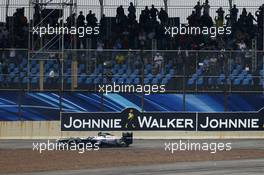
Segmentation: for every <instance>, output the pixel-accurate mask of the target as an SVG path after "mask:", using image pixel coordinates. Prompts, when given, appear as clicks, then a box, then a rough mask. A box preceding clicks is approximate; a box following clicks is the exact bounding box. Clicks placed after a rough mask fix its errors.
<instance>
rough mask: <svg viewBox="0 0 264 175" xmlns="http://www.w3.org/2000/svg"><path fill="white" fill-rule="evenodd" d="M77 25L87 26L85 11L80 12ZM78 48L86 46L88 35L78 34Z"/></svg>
mask: <svg viewBox="0 0 264 175" xmlns="http://www.w3.org/2000/svg"><path fill="white" fill-rule="evenodd" d="M77 27H78V28H79V27H85V17H84V15H83V12H82V11H80V14H79V16H78V18H77ZM82 46H83V47H82ZM77 48H78V49H81V48H86V37H84V36H81V37H80V36H79V34H78V40H77Z"/></svg>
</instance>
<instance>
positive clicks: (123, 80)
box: [117, 78, 125, 84]
mask: <svg viewBox="0 0 264 175" xmlns="http://www.w3.org/2000/svg"><path fill="white" fill-rule="evenodd" d="M124 82H125V79H124V78H119V79H118V80H117V83H118V84H123V83H124Z"/></svg>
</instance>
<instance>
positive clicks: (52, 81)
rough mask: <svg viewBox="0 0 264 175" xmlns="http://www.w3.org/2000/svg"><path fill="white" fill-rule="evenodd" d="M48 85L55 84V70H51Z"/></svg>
mask: <svg viewBox="0 0 264 175" xmlns="http://www.w3.org/2000/svg"><path fill="white" fill-rule="evenodd" d="M48 83H49V84H54V83H55V71H54V70H53V69H51V70H50V72H49V77H48Z"/></svg>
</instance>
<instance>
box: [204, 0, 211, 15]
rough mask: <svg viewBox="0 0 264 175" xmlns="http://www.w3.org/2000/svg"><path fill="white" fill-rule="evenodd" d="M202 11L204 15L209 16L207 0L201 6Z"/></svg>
mask: <svg viewBox="0 0 264 175" xmlns="http://www.w3.org/2000/svg"><path fill="white" fill-rule="evenodd" d="M203 9H204V10H203V14H204V15H210V5H209V1H208V0H205V3H204V4H203Z"/></svg>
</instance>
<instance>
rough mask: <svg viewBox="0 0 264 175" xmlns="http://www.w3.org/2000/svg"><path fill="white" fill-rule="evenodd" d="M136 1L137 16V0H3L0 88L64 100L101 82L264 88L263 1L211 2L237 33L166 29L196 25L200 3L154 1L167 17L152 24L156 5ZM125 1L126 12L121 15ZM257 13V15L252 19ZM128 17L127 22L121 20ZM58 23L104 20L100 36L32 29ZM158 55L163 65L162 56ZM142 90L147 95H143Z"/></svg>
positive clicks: (171, 89) (173, 90)
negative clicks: (171, 33)
mask: <svg viewBox="0 0 264 175" xmlns="http://www.w3.org/2000/svg"><path fill="white" fill-rule="evenodd" d="M131 2H132V3H133V4H134V6H135V10H136V12H135V19H134V18H132V20H131V21H130V17H129V13H130V12H128V10H127V9H128V8H129V6H130V1H125V0H119V1H114V2H113V1H110V0H105V1H103V0H102V1H100V0H96V1H89V2H88V1H82V0H53V1H52V0H51V1H50V0H23V1H22V0H21V1H16V0H13V1H12V0H5V1H1V4H0V8H1V19H0V20H1V28H0V29H1V37H0V39H1V42H0V43H1V50H0V61H1V66H0V70H1V76H0V81H1V86H0V90H1V92H5V91H6V90H8V91H12V92H15V91H16V92H22V93H24V92H25V91H26V92H29V93H46V92H54V93H57V94H58V96H59V97H60V99H59V101H60V103H62V98H63V97H62V96H63V95H61V94H63V93H68V92H79V93H82V92H85V93H87V92H88V93H95V94H97V93H98V88H99V87H98V85H104V84H105V85H106V84H113V83H116V84H120V85H121V84H126V85H138V84H140V85H165V86H166V92H167V93H170V94H182V95H184V96H185V95H187V94H193V93H205V94H207V93H210V92H217V93H220V94H224V95H225V96H226V97H227V96H228V95H230V94H232V93H243V94H249V93H254V94H256V93H257V94H262V93H263V92H264V53H263V16H264V13H263V6H262V1H256V2H254V3H253V2H251V1H243V0H240V1H239V0H237V1H221V2H219V1H213V0H211V1H209V3H210V16H211V17H212V19H213V26H216V25H218V24H217V20H218V19H219V15H218V14H217V12H216V11H217V10H218V9H219V7H220V6H222V7H223V10H224V11H225V19H224V20H223V21H222V23H223V24H222V25H223V27H227V26H230V27H232V35H230V36H226V35H224V36H217V37H216V38H210V37H208V36H179V35H177V36H176V37H174V38H173V37H168V36H165V35H163V34H164V31H163V28H164V26H166V25H175V26H178V25H179V24H180V23H181V24H184V25H189V26H191V25H193V24H192V23H191V22H190V20H188V19H187V18H188V17H190V16H191V14H192V11H194V6H195V5H196V2H194V1H177V3H176V2H174V1H170V0H168V1H161V0H156V1H151V3H153V4H154V5H155V8H157V10H158V11H161V9H160V8H163V9H164V10H165V11H166V13H167V15H168V18H167V19H164V18H162V17H159V16H155V17H154V18H152V17H148V18H150V21H147V22H146V21H144V17H141V15H142V14H143V12H142V10H143V11H144V9H145V6H146V5H150V3H149V2H147V1H137V0H134V1H131ZM204 3H205V1H201V4H204ZM233 4H237V9H238V13H237V15H238V20H237V21H236V22H234V23H232V22H231V23H230V19H231V18H232V15H231V14H230V12H229V11H230V9H232V8H234V7H233ZM120 5H123V10H124V14H122V15H121V16H120V15H119V14H117V11H118V8H119V7H120ZM22 7H25V8H24V9H21V8H22ZM244 7H245V8H246V10H247V11H246V16H243V13H242V12H243V8H244ZM149 8H151V7H149ZM16 9H18V10H16ZM89 10H92V13H94V16H93V19H96V22H95V24H91V23H90V22H91V21H89V20H87V18H86V19H84V21H85V22H84V23H83V24H82V23H78V16H79V13H80V12H81V11H82V12H83V14H84V17H86V15H87V14H88V13H89ZM119 10H120V9H119ZM121 11H122V10H121ZM250 12H251V13H252V15H253V16H254V19H253V18H252V19H251V18H249V17H248V15H249V13H250ZM44 14H45V15H44ZM124 16H125V19H127V20H125V22H124V21H123V22H122V19H123V18H122V17H124ZM72 17H73V18H72ZM101 18H102V19H103V20H100V19H101ZM163 19H164V21H163ZM142 20H143V22H142ZM151 20H153V21H151ZM243 20H245V21H246V22H245V21H243ZM231 21H232V20H231ZM53 23H54V26H57V27H65V26H70V27H74V26H75V27H80V26H82V25H83V26H91V27H95V26H100V35H98V36H96V35H89V36H88V35H87V36H85V37H84V38H82V37H80V36H79V35H68V34H58V35H56V34H55V35H54V34H53V35H51V36H47V35H45V36H44V37H39V36H38V35H35V34H34V33H33V27H36V26H38V27H39V26H47V24H50V25H52V24H53ZM154 24H155V25H154ZM149 26H150V27H149ZM151 28H152V29H153V30H152V29H151ZM142 38H143V39H142ZM142 43H143V44H142ZM157 53H158V54H157ZM158 55H159V56H161V58H160V59H161V60H162V61H161V62H160V63H159V62H158V61H155V60H156V57H158ZM139 95H141V96H142V99H144V94H139ZM102 98H103V97H102ZM183 100H185V97H184V98H183ZM184 103H185V102H184ZM59 108H60V110H62V109H61V108H62V107H61V106H59ZM183 109H185V107H184V108H183Z"/></svg>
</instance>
